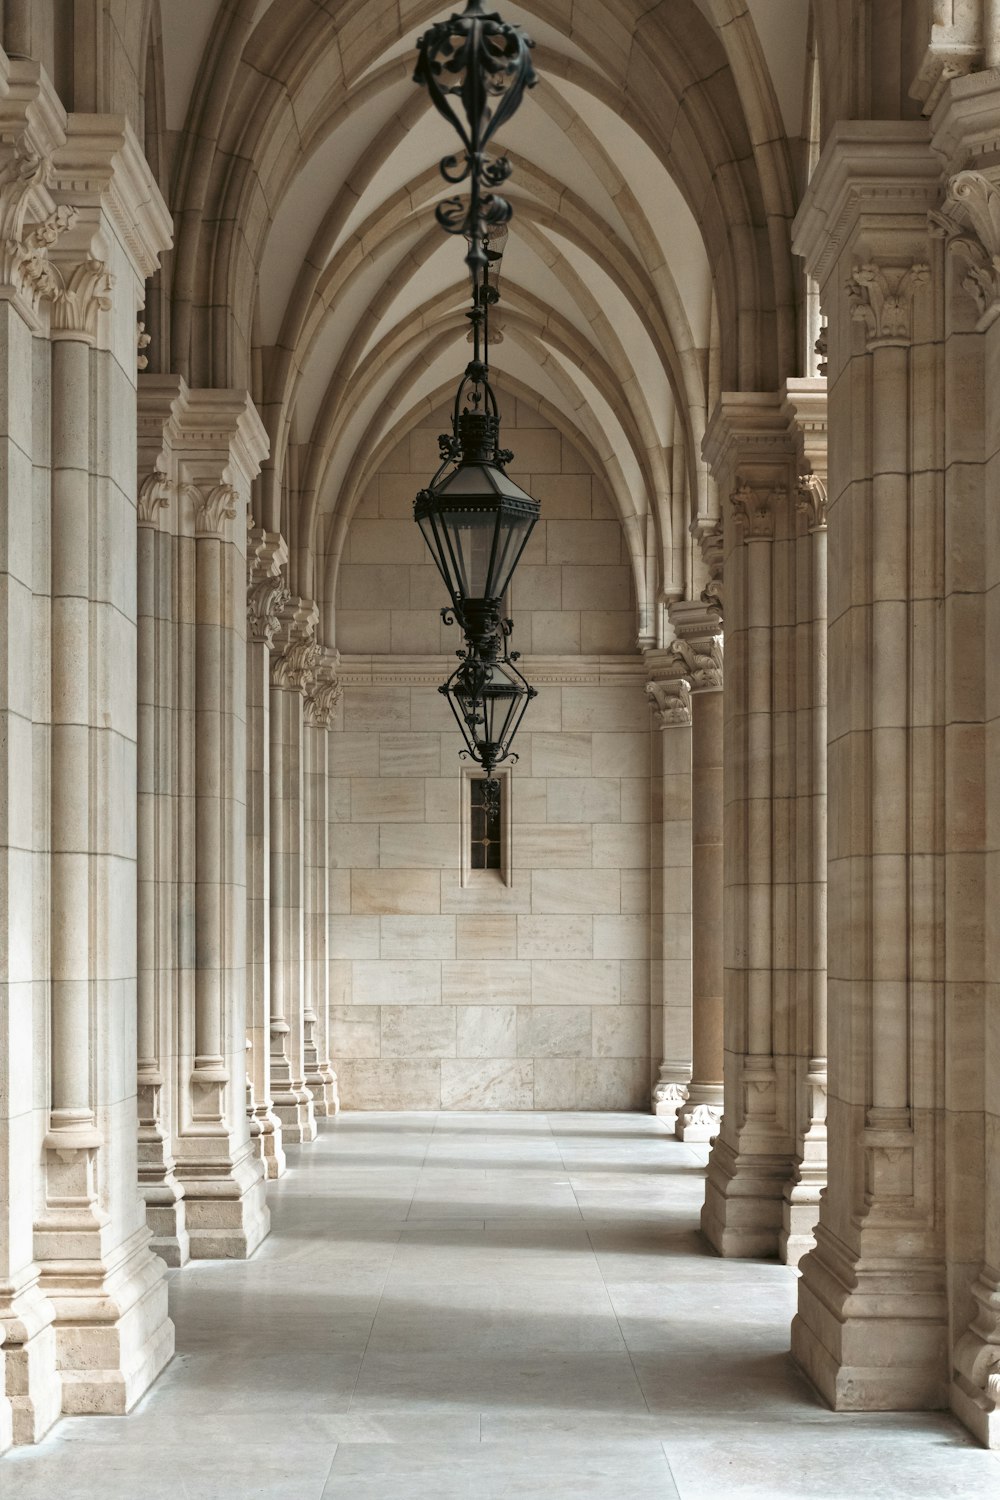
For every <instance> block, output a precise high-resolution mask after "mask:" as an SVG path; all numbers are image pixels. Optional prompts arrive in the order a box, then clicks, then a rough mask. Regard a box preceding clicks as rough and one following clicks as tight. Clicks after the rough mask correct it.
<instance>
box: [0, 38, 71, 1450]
mask: <svg viewBox="0 0 1000 1500" xmlns="http://www.w3.org/2000/svg"><path fill="white" fill-rule="evenodd" d="M29 66H30V65H27V64H23V63H18V62H16V61H14V60H11V59H8V58H6V57H5V56H4V55H3V54H2V53H0V76H2V78H3V83H4V88H3V97H2V98H0V135H2V144H0V284H2V295H0V611H2V613H0V635H2V638H3V640H4V643H5V649H4V650H3V651H2V652H0V802H2V805H3V807H4V809H5V818H4V834H3V839H2V842H0V973H2V982H0V1057H2V1058H3V1059H4V1060H5V1069H4V1073H3V1079H2V1085H0V1183H2V1184H3V1187H2V1190H0V1452H3V1450H4V1449H5V1448H7V1447H9V1445H10V1443H11V1441H12V1440H13V1441H14V1442H17V1443H31V1442H36V1441H37V1440H38V1439H39V1438H40V1437H41V1436H42V1435H43V1433H44V1432H45V1431H46V1429H47V1428H48V1427H50V1426H51V1424H52V1423H53V1422H54V1421H55V1420H56V1418H57V1417H58V1415H59V1412H60V1410H61V1408H62V1384H61V1380H60V1378H59V1374H58V1372H57V1369H56V1342H55V1335H54V1333H53V1330H52V1323H53V1318H54V1310H53V1307H52V1304H51V1303H50V1302H49V1300H48V1298H47V1297H45V1295H44V1294H43V1292H42V1291H41V1288H40V1285H39V1275H40V1272H39V1266H38V1263H37V1261H36V1260H35V1254H34V1244H33V1230H34V1225H33V1218H34V1208H35V1197H36V1193H37V1190H38V1174H39V1170H40V1169H39V1162H40V1161H41V1159H42V1155H43V1153H42V1136H43V1135H44V1133H45V1129H46V1124H47V1115H46V1106H47V1103H48V1100H47V1098H46V1097H45V1096H44V1090H45V1057H44V1047H45V1036H46V1029H47V1017H46V1014H45V1010H46V1007H47V1004H48V997H47V985H46V979H47V973H48V969H47V953H46V942H47V939H46V926H47V923H46V920H45V911H44V909H45V905H46V901H45V892H46V885H45V883H46V879H47V865H48V854H47V849H48V839H47V829H46V825H47V816H46V813H47V809H46V806H45V804H46V801H47V786H46V778H45V774H44V770H43V768H44V767H45V765H46V763H47V759H48V724H47V721H48V717H49V705H48V701H47V700H48V690H47V689H48V670H49V661H48V650H47V641H48V613H49V600H48V595H49V576H48V571H49V519H50V490H49V442H50V433H49V409H48V399H47V392H48V376H49V345H48V342H47V340H46V338H45V337H44V333H45V311H44V306H43V305H42V287H41V285H40V284H39V281H38V279H37V277H36V278H35V279H33V278H32V276H31V274H30V273H31V271H32V269H33V268H34V269H35V270H36V271H37V272H38V274H39V275H42V274H44V272H45V271H46V269H47V251H46V249H45V248H44V246H45V245H46V244H47V243H48V236H49V235H50V234H52V235H53V236H54V235H55V234H56V233H57V231H58V229H59V224H60V221H59V219H58V217H57V214H56V212H55V211H54V205H53V201H52V198H51V196H50V195H49V193H48V192H47V190H46V188H45V179H46V175H47V173H48V171H49V170H50V160H51V153H52V151H53V150H54V148H55V146H56V145H57V144H58V143H59V141H60V140H61V134H62V132H61V125H60V124H59V115H60V111H59V109H58V105H57V103H56V100H55V98H54V96H52V95H51V93H50V92H49V91H48V90H47V89H45V90H44V91H43V87H44V86H43V84H42V82H40V81H36V80H32V79H29V78H27V77H25V76H24V75H25V73H26V72H27V69H28V67H29ZM39 96H40V97H39ZM39 105H40V106H41V107H39ZM32 106H34V107H32ZM63 217H64V220H65V216H63Z"/></svg>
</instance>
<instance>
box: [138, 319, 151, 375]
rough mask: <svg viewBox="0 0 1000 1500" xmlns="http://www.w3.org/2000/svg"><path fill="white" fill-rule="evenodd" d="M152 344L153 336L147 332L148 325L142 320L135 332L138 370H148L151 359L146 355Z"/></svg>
mask: <svg viewBox="0 0 1000 1500" xmlns="http://www.w3.org/2000/svg"><path fill="white" fill-rule="evenodd" d="M152 342H153V335H152V334H151V333H147V332H146V325H145V323H143V322H142V321H141V320H140V322H139V323H138V324H137V326H136V331H135V351H136V358H135V363H136V369H139V370H145V369H147V368H148V366H149V359H148V357H147V355H146V350H147V349H148V348H149V346H150V344H151V343H152Z"/></svg>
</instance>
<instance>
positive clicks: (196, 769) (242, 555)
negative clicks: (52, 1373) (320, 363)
mask: <svg viewBox="0 0 1000 1500" xmlns="http://www.w3.org/2000/svg"><path fill="white" fill-rule="evenodd" d="M182 398H183V399H182V400H181V402H180V403H179V405H178V409H177V411H176V412H175V417H174V427H175V432H174V434H173V437H172V441H173V451H174V456H175V459H176V462H177V466H178V482H179V508H180V524H181V527H182V530H183V533H184V535H185V537H186V538H188V539H189V540H188V545H187V546H186V547H185V549H184V554H183V555H184V572H185V575H186V582H185V585H184V587H183V589H182V592H184V594H185V596H186V597H187V598H188V599H189V601H190V610H191V613H192V616H193V618H192V620H191V625H190V626H189V627H188V633H187V639H188V650H187V653H186V656H187V666H186V671H185V683H186V687H185V695H186V697H185V706H186V710H187V712H186V724H185V739H186V741H187V755H188V758H189V762H190V764H191V765H192V767H193V785H194V790H195V797H194V807H193V809H191V812H192V817H191V818H190V820H189V821H188V822H187V823H186V835H187V838H188V839H189V840H190V847H189V849H188V851H187V854H188V860H189V863H190V862H191V861H193V868H194V891H193V895H194V911H193V913H192V919H193V937H194V942H193V951H191V952H190V955H189V956H190V961H191V964H192V968H191V971H190V973H189V974H188V975H187V976H186V983H185V984H184V985H183V987H182V1015H181V1024H180V1034H181V1049H180V1050H181V1083H182V1089H181V1098H180V1112H179V1113H180V1118H179V1120H178V1131H179V1138H178V1141H177V1152H176V1155H177V1168H176V1171H177V1176H178V1178H179V1180H180V1181H181V1182H182V1183H183V1185H184V1190H185V1197H186V1202H187V1226H188V1231H189V1233H190V1236H191V1254H192V1256H196V1257H223V1256H225V1257H237V1258H239V1257H243V1256H247V1255H250V1254H252V1253H253V1251H254V1250H255V1249H256V1247H257V1245H258V1244H259V1243H260V1241H261V1240H262V1239H263V1238H264V1236H265V1235H266V1233H267V1231H268V1226H269V1216H268V1210H267V1205H266V1201H265V1182H264V1170H263V1166H262V1164H261V1162H260V1159H259V1157H258V1155H257V1152H256V1150H255V1148H254V1146H253V1143H252V1142H251V1139H250V1129H249V1121H248V1120H247V1114H246V1038H247V993H246V919H247V905H246V903H247V892H246V856H247V814H246V800H245V799H246V743H247V738H246V736H247V730H246V701H247V698H246V566H247V564H246V537H247V513H248V506H249V497H250V485H251V482H252V480H253V478H254V477H255V476H256V474H257V472H258V470H259V467H260V462H261V459H262V458H263V456H264V454H265V453H266V451H267V438H266V436H265V434H264V430H263V427H262V425H261V423H260V419H259V417H258V416H257V413H256V411H255V410H254V407H253V404H252V403H251V401H250V398H249V396H248V395H247V394H246V393H245V392H243V391H228V390H188V389H187V387H186V386H185V387H184V388H183V391H182ZM192 553H193V557H192Z"/></svg>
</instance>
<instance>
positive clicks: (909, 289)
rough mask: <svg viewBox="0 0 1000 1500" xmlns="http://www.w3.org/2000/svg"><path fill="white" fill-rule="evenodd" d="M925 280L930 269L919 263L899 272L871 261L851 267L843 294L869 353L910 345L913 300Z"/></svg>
mask: <svg viewBox="0 0 1000 1500" xmlns="http://www.w3.org/2000/svg"><path fill="white" fill-rule="evenodd" d="M929 277H930V268H929V267H928V266H926V265H925V264H924V263H923V262H922V261H914V263H913V265H912V266H908V267H905V268H903V269H900V268H899V267H888V268H886V267H883V266H880V265H877V264H876V263H875V262H874V261H869V262H868V263H867V264H865V265H863V266H855V268H854V270H853V272H852V273H851V279H850V280H849V281H848V283H847V294H848V297H849V299H850V303H851V317H852V318H854V320H855V322H858V323H863V324H864V325H865V331H866V334H867V345H868V348H869V349H879V348H885V347H901V346H902V347H905V346H906V345H907V344H909V343H911V342H912V339H913V301H914V297H915V296H916V293H917V291H918V289H919V288H920V287H922V286H924V285H925V284H926V282H927V281H928V279H929Z"/></svg>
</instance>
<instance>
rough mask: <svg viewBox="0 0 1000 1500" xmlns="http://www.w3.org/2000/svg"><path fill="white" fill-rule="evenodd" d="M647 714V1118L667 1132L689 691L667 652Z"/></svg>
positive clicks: (683, 974) (680, 970) (680, 1085)
mask: <svg viewBox="0 0 1000 1500" xmlns="http://www.w3.org/2000/svg"><path fill="white" fill-rule="evenodd" d="M645 661H646V671H647V675H648V681H647V684H646V692H647V694H648V696H649V700H650V703H651V705H652V708H653V723H654V726H655V729H654V734H653V758H652V764H653V774H652V779H651V797H652V807H651V812H650V815H651V823H652V828H653V842H652V850H651V856H652V857H651V867H650V912H651V918H650V942H651V948H650V955H651V958H650V962H651V970H652V973H651V995H652V997H653V1001H652V1013H651V1021H652V1032H653V1034H652V1035H651V1037H650V1053H651V1055H652V1056H653V1057H657V1056H659V1058H660V1067H659V1076H658V1078H657V1079H656V1081H655V1082H654V1085H653V1112H654V1114H655V1115H656V1116H657V1118H658V1119H660V1120H662V1121H663V1123H664V1125H665V1126H666V1128H667V1129H668V1130H673V1129H674V1127H675V1125H676V1123H677V1114H678V1111H679V1110H680V1109H681V1107H682V1106H683V1104H684V1103H685V1101H686V1099H687V1097H688V1084H689V1083H690V1081H691V689H690V684H689V682H688V680H687V678H686V676H685V675H684V671H683V665H682V663H680V662H679V661H678V660H677V657H676V656H675V655H674V654H673V653H672V652H670V651H669V650H665V651H647V652H646V653H645Z"/></svg>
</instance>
